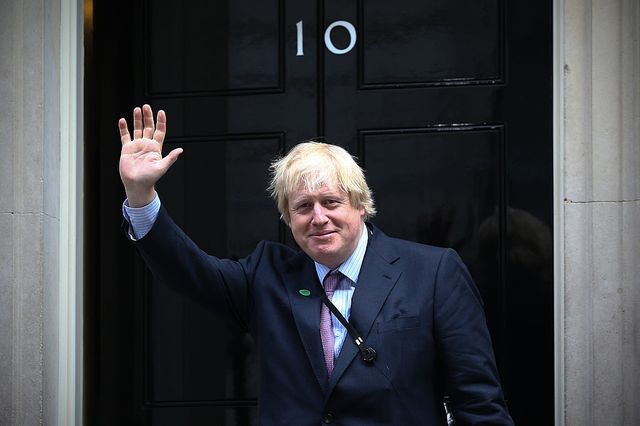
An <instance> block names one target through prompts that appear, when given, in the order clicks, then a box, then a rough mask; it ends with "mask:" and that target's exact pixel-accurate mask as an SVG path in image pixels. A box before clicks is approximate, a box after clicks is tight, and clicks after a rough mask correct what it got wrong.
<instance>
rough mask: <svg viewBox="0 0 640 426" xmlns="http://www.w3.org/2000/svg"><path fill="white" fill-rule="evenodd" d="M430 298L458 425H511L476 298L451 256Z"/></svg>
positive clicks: (466, 276) (444, 260)
mask: <svg viewBox="0 0 640 426" xmlns="http://www.w3.org/2000/svg"><path fill="white" fill-rule="evenodd" d="M434 296H435V305H434V317H435V332H436V339H437V340H436V341H437V342H438V350H439V356H440V359H441V360H442V363H443V365H444V374H443V378H444V384H443V385H444V389H445V392H446V393H447V394H448V395H449V396H450V398H451V405H452V410H453V415H454V418H455V421H456V425H458V426H461V425H512V424H513V421H512V420H511V417H510V416H509V413H508V412H507V408H506V405H505V402H504V397H503V393H502V389H501V386H500V379H499V377H498V372H497V369H496V364H495V358H494V354H493V348H492V345H491V337H490V336H489V331H488V329H487V325H486V321H485V316H484V309H483V306H482V301H481V298H480V294H479V292H478V289H477V288H476V286H475V284H474V283H473V281H472V279H471V276H470V275H469V272H468V271H467V268H466V267H465V266H464V264H463V263H462V260H461V259H460V257H459V256H458V255H457V254H456V253H455V251H453V250H450V249H449V250H447V251H446V252H445V253H444V255H443V256H442V258H441V260H440V265H439V267H438V271H437V276H436V286H435V295H434Z"/></svg>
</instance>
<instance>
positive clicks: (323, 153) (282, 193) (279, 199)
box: [267, 141, 376, 224]
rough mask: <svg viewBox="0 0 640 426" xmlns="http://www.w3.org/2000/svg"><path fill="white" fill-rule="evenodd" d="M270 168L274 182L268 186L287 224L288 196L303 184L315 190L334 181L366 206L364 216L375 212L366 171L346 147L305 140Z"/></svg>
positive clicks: (355, 201)
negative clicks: (365, 176) (365, 174)
mask: <svg viewBox="0 0 640 426" xmlns="http://www.w3.org/2000/svg"><path fill="white" fill-rule="evenodd" d="M269 169H270V170H271V182H270V184H269V188H268V189H267V190H268V191H269V192H270V194H271V197H272V198H273V199H274V200H275V202H276V204H277V206H278V211H279V212H280V217H281V218H282V220H284V221H285V223H287V224H289V223H290V216H289V196H290V195H291V194H292V193H293V192H294V191H297V190H299V189H300V187H301V186H302V187H303V188H304V189H305V190H307V191H315V190H317V189H318V188H320V187H322V186H325V185H335V186H337V187H338V188H339V189H340V190H342V191H343V192H344V193H346V194H347V195H348V196H349V201H350V203H351V205H352V206H353V207H355V208H360V207H362V208H364V220H368V219H370V218H372V217H373V216H374V215H375V214H376V209H375V206H374V201H373V197H372V195H371V189H369V185H367V181H366V180H365V178H364V172H363V171H362V169H361V168H360V166H358V164H357V163H356V161H355V159H354V157H352V156H351V155H350V154H349V153H348V152H347V151H346V150H344V148H341V147H339V146H336V145H330V144H327V143H322V142H316V141H311V142H303V143H300V144H298V145H296V146H294V147H293V148H292V149H291V151H289V153H288V154H287V155H285V156H284V157H282V158H278V159H276V160H275V161H273V162H272V163H271V167H270V168H269Z"/></svg>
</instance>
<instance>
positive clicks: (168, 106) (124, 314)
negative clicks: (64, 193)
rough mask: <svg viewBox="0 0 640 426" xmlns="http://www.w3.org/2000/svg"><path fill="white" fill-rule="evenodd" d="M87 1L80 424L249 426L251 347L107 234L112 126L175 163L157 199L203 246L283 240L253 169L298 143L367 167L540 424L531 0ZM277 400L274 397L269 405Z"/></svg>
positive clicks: (545, 338)
mask: <svg viewBox="0 0 640 426" xmlns="http://www.w3.org/2000/svg"><path fill="white" fill-rule="evenodd" d="M543 3H544V4H541V3H539V2H537V3H536V2H533V3H532V2H516V1H508V0H455V1H444V0H431V1H427V2H416V1H412V0H396V1H394V2H386V1H378V0H367V1H365V0H360V1H355V0H352V1H346V2H345V1H338V0H325V1H318V2H294V1H288V0H234V1H201V0H197V1H190V2H173V1H168V0H138V1H134V2H132V3H129V2H120V1H111V2H106V1H105V2H101V1H98V0H95V1H94V4H93V9H89V10H90V11H92V13H93V15H92V16H88V18H90V19H88V20H87V22H88V23H89V25H87V41H88V44H87V100H86V105H87V129H88V134H87V144H86V152H87V155H86V170H87V173H86V174H87V188H89V190H88V194H87V200H88V202H87V236H88V237H87V238H88V240H87V247H88V249H89V250H88V253H87V258H88V265H87V266H88V268H87V270H88V275H87V289H86V294H87V299H86V303H85V306H86V307H87V309H86V314H85V318H86V319H85V323H86V327H87V332H86V339H85V340H86V342H87V343H86V349H87V360H86V365H87V369H86V371H87V374H86V383H85V388H86V392H87V407H86V415H87V417H88V424H105V425H106V424H109V425H111V424H125V423H127V422H135V423H137V424H145V425H177V424H180V425H182V424H184V425H199V424H209V425H211V424H216V425H217V424H220V425H223V424H224V425H250V424H255V423H256V415H257V414H256V413H257V411H256V399H255V398H256V395H257V387H258V386H259V383H258V382H259V371H257V367H256V366H257V362H256V354H255V352H254V345H253V342H252V340H251V338H250V337H249V336H247V335H245V334H242V333H241V332H239V331H238V330H237V329H236V328H235V326H234V325H233V324H230V323H228V322H227V321H225V320H224V319H221V318H218V317H217V316H216V315H215V313H212V312H210V311H208V310H207V309H206V308H204V307H202V306H200V305H199V304H198V303H197V302H194V301H191V300H188V299H185V298H183V297H181V296H179V295H177V294H175V293H172V292H171V291H170V290H168V289H166V288H165V287H163V286H162V285H157V283H154V281H153V278H152V277H151V276H150V275H149V274H148V273H147V272H146V270H145V269H144V267H143V265H142V264H141V262H140V260H139V259H138V258H137V256H136V255H135V253H134V251H133V249H132V247H131V246H130V245H129V244H128V243H127V242H126V241H125V239H124V237H123V236H122V233H121V232H120V230H119V225H120V221H121V219H120V214H119V210H120V204H121V202H122V199H123V191H122V189H121V184H120V183H119V179H118V176H117V158H118V155H119V143H118V136H117V131H116V121H117V118H119V117H120V116H121V115H125V117H129V116H130V111H131V109H132V107H133V106H134V105H140V104H142V103H143V102H148V103H150V104H151V105H152V107H153V108H154V109H158V108H162V109H164V110H165V111H166V112H167V116H168V140H167V143H166V144H167V148H168V149H170V148H173V147H175V146H181V147H183V148H184V151H185V152H184V154H183V156H182V157H181V159H180V160H179V161H178V163H176V165H175V166H174V167H173V168H172V169H171V170H170V172H169V173H168V175H167V176H166V177H165V178H164V179H163V180H162V181H161V183H160V185H159V188H158V191H159V193H160V196H161V199H162V202H163V204H164V205H165V206H166V207H167V209H168V210H169V211H170V213H171V215H172V216H173V218H174V219H175V220H176V221H177V222H178V224H180V225H181V226H182V227H183V229H185V231H186V232H187V233H188V234H189V235H190V236H191V237H192V238H193V239H194V240H195V241H196V242H197V243H198V244H199V245H200V246H201V247H202V248H203V249H204V250H205V251H207V252H209V253H211V254H214V255H216V256H222V257H231V258H238V257H242V256H244V255H246V254H248V253H249V252H250V251H251V250H252V248H253V247H254V246H255V244H256V243H257V242H258V241H259V240H261V239H271V240H277V241H278V240H279V241H281V242H284V243H287V244H292V241H291V237H290V236H289V233H288V229H286V226H284V225H283V224H282V223H281V222H280V221H279V220H278V213H277V211H276V209H275V207H274V206H273V203H272V202H271V201H270V200H269V199H268V196H267V194H266V191H265V188H266V186H267V179H268V173H267V172H268V171H267V168H268V164H269V161H270V160H271V159H272V158H273V157H274V156H276V155H278V154H279V153H282V152H285V151H286V150H287V149H288V148H289V147H290V146H292V145H294V144H295V143H297V142H299V141H301V140H304V139H309V138H312V137H324V138H326V140H327V141H329V142H332V143H335V144H339V145H342V146H344V147H346V148H347V149H348V150H349V151H350V152H352V153H353V154H354V155H356V156H357V157H358V158H359V160H360V162H361V164H362V165H363V166H364V168H365V169H366V172H367V178H368V180H369V183H370V184H371V186H372V189H373V191H374V196H375V199H376V202H377V206H378V210H379V214H378V216H377V217H376V218H375V219H374V223H376V225H377V226H379V227H380V228H382V229H383V230H384V231H385V232H386V233H387V234H390V235H393V236H398V237H401V238H406V239H410V240H414V241H419V242H423V243H430V244H436V245H443V246H450V247H453V248H455V249H456V250H457V251H458V252H459V253H460V254H461V256H462V258H463V260H464V261H465V262H466V264H467V266H468V267H469V269H470V271H471V273H472V275H473V277H474V279H475V281H476V283H477V285H478V287H479V288H480V290H481V292H482V295H483V298H484V301H485V306H486V311H487V318H488V322H489V326H490V329H491V333H492V336H493V339H494V348H495V351H496V356H497V359H498V365H499V369H500V373H501V375H502V379H503V383H504V387H505V391H506V396H507V399H508V403H509V407H510V410H511V412H512V415H513V417H514V420H515V421H516V423H517V424H521V425H522V424H525V425H526V424H531V425H540V424H551V422H552V418H553V417H552V414H553V313H552V300H553V290H552V288H553V280H552V257H553V256H552V254H553V253H552V244H551V229H552V220H553V217H552V167H551V166H552V135H551V94H552V85H551V18H552V17H551V2H543ZM283 409H286V407H283Z"/></svg>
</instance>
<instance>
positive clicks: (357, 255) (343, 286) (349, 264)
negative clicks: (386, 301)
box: [314, 224, 369, 358]
mask: <svg viewBox="0 0 640 426" xmlns="http://www.w3.org/2000/svg"><path fill="white" fill-rule="evenodd" d="M368 241H369V235H368V232H367V226H366V225H365V224H362V234H361V235H360V240H359V241H358V245H357V246H356V249H355V250H354V251H353V253H351V256H349V258H348V259H347V260H345V262H344V263H343V264H342V265H340V266H339V267H338V269H337V270H338V271H340V272H342V274H343V275H344V276H345V277H346V278H345V279H343V280H342V282H341V283H340V287H338V288H336V290H335V291H334V292H333V297H332V298H331V303H333V304H334V305H336V308H338V310H339V311H340V313H341V314H342V316H343V317H345V318H346V319H347V320H348V319H349V315H350V314H351V298H352V297H353V292H354V291H356V287H355V286H356V283H357V282H358V277H359V276H360V268H361V267H362V261H363V260H364V253H365V252H366V251H367V242H368ZM314 263H315V264H316V273H317V274H318V279H319V280H320V282H321V283H322V282H324V277H326V276H327V274H328V273H329V272H331V269H329V268H327V267H326V266H324V265H322V264H320V263H318V262H314ZM331 326H332V328H333V337H334V341H333V357H334V358H337V357H338V355H339V354H340V350H341V349H342V345H343V344H344V339H345V338H346V337H347V335H348V334H349V333H348V332H347V329H346V328H345V327H344V326H343V325H342V323H341V322H340V321H338V318H336V316H335V315H333V314H331Z"/></svg>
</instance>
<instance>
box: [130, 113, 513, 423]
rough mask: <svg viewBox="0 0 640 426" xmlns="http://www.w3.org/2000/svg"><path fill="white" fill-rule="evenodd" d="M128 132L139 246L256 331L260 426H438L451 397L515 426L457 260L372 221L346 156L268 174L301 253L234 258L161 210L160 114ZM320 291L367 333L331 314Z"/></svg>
mask: <svg viewBox="0 0 640 426" xmlns="http://www.w3.org/2000/svg"><path fill="white" fill-rule="evenodd" d="M133 125H134V127H133V128H134V133H133V136H134V138H133V140H132V139H131V136H130V134H129V131H128V128H127V123H126V120H124V119H121V120H120V122H119V128H120V137H121V141H122V154H121V158H120V175H121V178H122V182H123V183H124V186H125V191H126V193H127V200H126V201H125V205H124V214H125V217H126V218H127V220H128V221H129V223H130V225H131V227H130V229H129V235H130V238H131V239H132V240H135V241H136V242H135V244H136V246H137V247H138V249H139V251H140V253H141V255H142V256H143V258H144V259H145V262H146V263H147V265H148V266H149V268H150V269H151V271H152V272H153V274H154V275H155V276H156V277H157V278H159V279H160V280H161V281H163V282H165V283H166V284H167V285H170V286H172V287H174V288H177V289H179V290H180V291H182V292H183V293H186V294H188V295H190V296H192V297H196V298H198V300H202V301H203V302H204V303H206V304H207V305H209V306H211V307H213V308H214V309H216V310H218V311H220V312H223V313H225V314H226V315H227V316H229V317H231V318H233V319H235V320H236V321H237V322H238V323H239V324H240V325H241V326H242V327H244V328H246V329H247V330H249V331H250V332H251V333H252V334H253V336H254V337H255V339H256V343H257V347H258V350H259V352H260V359H261V364H260V382H261V386H260V395H259V399H258V402H259V404H258V411H259V419H260V424H264V425H296V426H300V425H312V424H319V423H321V422H322V423H335V424H341V425H442V424H445V420H444V410H443V406H442V398H443V395H445V394H446V395H449V397H450V404H451V408H452V412H453V415H454V417H455V420H456V423H457V424H458V425H467V424H474V425H475V424H484V425H510V424H512V421H511V418H510V417H509V414H508V413H507V410H506V408H505V404H504V400H503V396H502V391H501V388H500V384H499V380H498V377H497V372H496V367H495V361H494V356H493V351H492V348H491V342H490V337H489V333H488V331H487V328H486V324H485V319H484V313H483V309H482V304H481V301H480V296H479V294H478V291H477V289H476V287H475V286H474V284H473V282H472V281H471V278H470V276H469V274H468V272H467V270H466V268H465V267H464V265H463V264H462V262H461V260H460V258H459V257H458V256H457V255H456V254H455V252H454V251H453V250H450V249H441V248H436V247H430V246H425V245H420V244H416V243H412V242H408V241H403V240H398V239H394V238H390V237H388V236H386V235H385V234H384V233H383V232H382V231H380V230H379V229H377V228H376V227H375V226H373V225H372V224H370V223H368V222H367V220H368V219H369V218H371V217H372V216H373V215H374V214H375V208H374V203H373V199H372V197H371V191H370V189H369V187H368V185H367V183H366V181H365V179H364V175H363V172H362V170H361V169H360V167H359V166H358V165H357V164H356V163H355V161H354V160H353V158H352V157H351V156H350V155H349V154H348V153H347V152H346V151H345V150H343V149H342V148H339V147H336V146H332V145H328V144H322V143H313V142H311V143H303V144H300V145H297V146H296V147H294V148H293V149H292V150H291V152H289V154H287V155H286V156H285V157H284V158H282V159H279V160H277V161H275V162H274V163H273V164H272V181H271V185H270V190H271V193H272V195H273V197H274V198H275V200H276V202H277V205H278V209H279V211H280V214H281V217H282V219H283V220H284V221H285V222H286V223H287V225H289V227H290V229H291V232H292V234H293V237H294V238H295V240H296V242H297V243H298V245H299V246H300V248H301V249H302V251H296V250H293V249H291V248H289V247H286V246H283V245H281V244H277V243H272V242H264V241H263V242H261V243H260V244H258V246H257V247H256V249H255V250H254V251H253V253H251V254H250V255H249V256H248V257H246V258H244V259H241V260H240V261H231V260H225V259H218V258H215V257H212V256H208V255H207V254H206V253H204V252H202V251H201V250H200V249H199V248H198V247H197V246H196V245H195V244H194V243H193V242H192V241H191V240H190V239H189V238H188V237H187V236H186V235H185V234H184V233H183V232H182V231H181V230H180V229H179V228H178V227H177V226H176V225H175V224H174V223H173V221H172V220H171V219H170V217H169V215H168V213H167V212H166V211H165V210H164V209H163V208H162V207H161V205H160V201H159V198H158V196H157V194H156V193H155V190H154V185H155V183H156V182H157V181H158V179H160V177H161V176H163V175H164V173H165V172H166V171H167V170H168V168H169V167H170V166H171V165H172V164H173V163H174V162H175V161H176V159H177V158H178V156H179V155H180V153H181V152H182V151H181V149H180V148H178V149H175V150H173V151H171V152H170V153H169V154H168V155H167V156H166V157H164V158H163V157H162V154H161V149H162V143H163V141H164V136H165V133H166V116H165V114H164V112H163V111H159V112H158V116H157V126H156V125H155V123H154V120H153V114H152V111H151V108H150V107H149V106H148V105H145V106H144V107H143V108H142V110H141V109H140V108H136V109H135V110H134V118H133ZM321 283H322V284H321ZM323 285H324V289H325V290H326V294H327V295H328V296H329V298H330V299H331V300H332V302H333V303H334V305H336V308H337V310H339V311H340V313H342V315H343V316H344V317H346V318H347V319H348V321H349V324H350V326H352V327H353V329H354V330H353V331H352V332H353V333H359V336H348V335H347V334H348V333H347V332H345V329H344V325H343V324H342V323H341V322H340V321H339V320H337V319H336V318H335V315H331V314H330V313H329V308H328V305H329V303H328V302H326V301H325V302H323V299H324V297H323V287H322V286H323ZM360 336H361V338H362V339H363V340H364V343H363V342H362V341H361V340H359V341H358V342H356V339H355V337H360ZM359 346H360V347H359ZM365 346H368V347H372V348H374V349H375V351H376V352H377V356H376V357H375V359H370V358H371V357H369V358H367V357H366V356H364V354H360V351H359V349H361V348H362V347H365ZM361 355H363V356H361Z"/></svg>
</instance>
